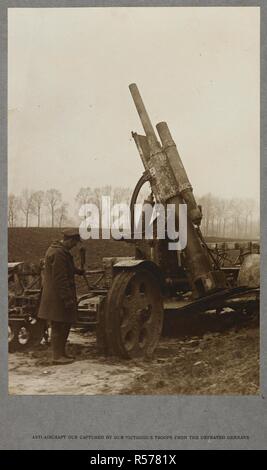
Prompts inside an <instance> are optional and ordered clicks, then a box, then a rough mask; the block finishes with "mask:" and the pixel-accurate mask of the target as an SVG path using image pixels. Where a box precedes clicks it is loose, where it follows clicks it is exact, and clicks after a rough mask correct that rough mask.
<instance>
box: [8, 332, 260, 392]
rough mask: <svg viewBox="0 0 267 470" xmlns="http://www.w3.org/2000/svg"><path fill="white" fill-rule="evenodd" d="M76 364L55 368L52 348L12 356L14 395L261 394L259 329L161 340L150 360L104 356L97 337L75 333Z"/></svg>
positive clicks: (72, 347)
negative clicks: (96, 341) (99, 349)
mask: <svg viewBox="0 0 267 470" xmlns="http://www.w3.org/2000/svg"><path fill="white" fill-rule="evenodd" d="M68 349H69V351H70V352H71V353H72V354H75V355H76V360H75V362H73V363H72V364H69V365H64V366H53V365H51V351H50V346H46V345H43V346H40V347H39V348H38V350H35V351H28V352H23V353H18V352H17V353H12V354H10V355H9V393H10V394H15V395H21V394H22V395H37V394H41V395H96V394H101V395H103V394H104V395H106V394H110V395H116V394H127V395H133V394H138V395H156V394H161V395H167V394H186V395H187V394H191V395H192V394H212V395H214V394H217V395H221V394H228V395H229V394H230V395H233V394H246V395H250V394H258V393H259V329H258V327H257V325H251V326H248V325H247V326H243V327H238V329H237V328H236V327H235V328H231V329H229V330H227V331H224V332H211V333H206V334H204V335H202V336H194V337H184V338H162V339H161V341H160V344H159V347H158V348H157V350H156V352H155V355H154V358H153V359H151V360H147V361H144V360H128V361H127V360H121V359H118V358H112V359H111V358H106V357H103V356H99V355H98V353H97V350H96V343H95V337H94V335H93V334H92V333H80V332H77V331H72V332H71V335H70V341H69V344H68Z"/></svg>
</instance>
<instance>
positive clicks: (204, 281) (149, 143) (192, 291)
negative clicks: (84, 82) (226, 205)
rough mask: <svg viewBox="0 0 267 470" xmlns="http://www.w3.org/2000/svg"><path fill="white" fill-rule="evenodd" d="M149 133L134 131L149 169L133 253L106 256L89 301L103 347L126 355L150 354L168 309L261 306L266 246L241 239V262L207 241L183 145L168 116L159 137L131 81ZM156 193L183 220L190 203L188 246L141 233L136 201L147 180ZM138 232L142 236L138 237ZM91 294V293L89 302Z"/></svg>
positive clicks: (238, 252) (236, 247) (238, 250)
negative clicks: (181, 150)
mask: <svg viewBox="0 0 267 470" xmlns="http://www.w3.org/2000/svg"><path fill="white" fill-rule="evenodd" d="M129 88H130V92H131V95H132V98H133V101H134V103H135V106H136V109H137V112H138V114H139V117H140V120H141V123H142V126H143V129H144V132H145V135H139V134H137V133H132V136H133V139H134V141H135V143H136V146H137V149H138V152H139V155H140V158H141V160H142V162H143V165H144V170H145V171H144V173H143V175H142V176H141V178H140V180H139V181H138V182H137V184H136V187H135V189H134V191H133V194H132V198H131V232H132V233H131V239H130V240H128V239H127V240H126V241H128V242H131V243H133V244H134V246H135V256H134V257H127V258H126V257H120V258H104V259H103V269H102V271H101V272H102V284H101V286H97V284H95V285H94V288H93V289H92V291H91V294H90V299H89V302H91V305H93V307H94V310H95V312H96V333H97V342H98V346H99V348H100V350H101V351H102V352H104V353H106V354H113V355H117V356H122V357H126V358H133V357H138V356H151V354H152V353H153V351H154V350H155V348H156V346H157V344H158V341H159V338H160V335H161V332H162V326H163V319H164V315H166V313H167V312H168V311H170V310H171V311H172V312H175V315H179V314H186V315H187V314H188V315H189V317H190V313H192V312H197V313H201V312H206V311H210V310H215V311H216V312H222V311H224V310H227V309H228V310H229V309H230V310H231V311H233V312H240V311H241V312H244V313H250V312H252V311H253V312H254V311H255V310H257V309H258V306H259V245H258V244H257V243H252V242H251V243H249V244H248V246H247V247H246V246H245V245H247V244H246V243H245V244H244V243H243V244H241V245H238V244H237V243H235V244H234V247H233V248H234V250H233V251H234V252H235V261H232V263H231V261H230V263H229V262H228V263H225V262H224V261H225V260H226V259H227V255H226V252H227V245H226V243H221V244H220V243H216V244H215V247H214V246H211V245H210V244H208V243H206V242H205V240H204V238H203V236H202V233H201V230H200V224H201V218H202V211H201V208H200V207H199V206H198V205H197V203H196V201H195V198H194V194H193V189H192V186H191V184H190V182H189V179H188V177H187V174H186V171H185V168H184V166H183V163H182V161H181V158H180V155H179V153H178V150H177V148H176V145H175V143H174V141H173V139H172V136H171V133H170V130H169V128H168V125H167V124H166V122H160V123H158V124H157V125H156V129H157V131H158V135H159V139H160V140H158V138H157V136H156V133H155V131H154V128H153V126H152V124H151V121H150V119H149V116H148V114H147V112H146V109H145V106H144V103H143V101H142V98H141V96H140V93H139V91H138V88H137V86H136V84H131V85H130V86H129ZM147 182H149V183H150V186H151V191H152V196H153V197H152V199H153V198H154V199H155V202H156V204H157V203H160V204H162V205H163V206H164V207H167V206H168V205H173V206H174V210H175V222H176V224H177V225H179V222H181V221H179V214H180V211H179V207H180V205H181V204H186V206H187V217H186V226H187V227H186V228H187V243H186V246H185V247H184V249H183V250H181V251H177V252H176V253H175V252H174V251H171V250H169V249H168V244H169V242H170V240H169V239H168V237H163V239H162V238H158V237H157V236H153V237H152V238H150V239H146V238H145V237H144V236H143V235H144V234H141V236H140V233H139V236H137V237H134V235H135V225H136V220H135V205H136V201H137V198H138V195H139V193H140V191H141V189H142V187H143V185H144V184H145V183H147ZM167 213H168V212H167ZM136 238H137V239H136ZM87 302H88V300H87V299H86V297H85V299H84V309H85V311H86V309H87Z"/></svg>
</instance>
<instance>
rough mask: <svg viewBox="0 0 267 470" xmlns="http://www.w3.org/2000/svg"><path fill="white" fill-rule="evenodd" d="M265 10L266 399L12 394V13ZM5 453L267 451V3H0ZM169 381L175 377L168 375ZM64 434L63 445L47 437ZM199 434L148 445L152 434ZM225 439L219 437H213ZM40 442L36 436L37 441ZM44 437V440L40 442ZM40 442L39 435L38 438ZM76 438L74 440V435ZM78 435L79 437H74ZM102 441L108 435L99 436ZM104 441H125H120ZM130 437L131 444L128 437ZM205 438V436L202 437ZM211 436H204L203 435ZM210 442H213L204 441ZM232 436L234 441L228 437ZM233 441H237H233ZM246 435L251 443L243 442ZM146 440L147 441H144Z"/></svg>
mask: <svg viewBox="0 0 267 470" xmlns="http://www.w3.org/2000/svg"><path fill="white" fill-rule="evenodd" d="M96 6H97V7H107V6H108V7H118V6H129V7H137V6H139V7H147V8H150V7H153V6H155V7H161V6H164V7H167V6H169V7H172V6H186V7H191V6H195V7H205V6H207V7H208V6H213V7H219V6H223V7H233V6H237V7H240V6H242V7H246V6H247V7H250V6H251V7H260V16H261V20H260V24H261V31H260V35H261V46H260V47H261V85H260V86H261V102H260V106H261V116H260V117H261V124H260V126H261V137H260V156H261V164H260V168H261V170H260V171H261V303H260V312H261V315H260V332H261V340H260V350H261V362H260V364H261V366H260V377H261V386H260V387H261V393H260V395H257V396H241V395H236V396H226V395H223V396H214V395H208V396H207V395H205V396H203V395H198V396H194V395H192V396H189V395H187V396H183V395H167V396H159V395H157V396H153V395H151V396H142V395H141V396H126V395H118V396H110V395H95V396H91V395H90V396H88V395H87V396H60V395H56V396H55V395H54V396H47V395H43V396H40V395H38V396H9V395H8V370H7V361H8V359H7V355H8V345H7V327H8V316H7V311H8V306H7V292H8V285H7V262H8V255H7V53H8V51H7V31H8V29H7V28H8V25H7V10H8V8H44V7H45V8H52V7H55V8H64V7H71V8H72V7H96ZM0 28H1V31H0V37H1V39H0V40H1V45H0V52H1V64H0V80H1V83H0V99H1V105H0V114H1V116H0V118H1V122H0V139H1V153H0V155H1V157H0V178H1V179H0V195H1V196H0V197H1V199H0V201H1V211H0V227H1V230H0V258H1V263H0V370H1V377H0V397H1V401H0V449H6V450H7V449H16V450H20V449H38V450H41V449H68V450H70V449H87V450H89V449H99V450H101V449H110V450H112V449H164V450H167V449H177V450H179V449H180V450H181V449H183V450H187V449H209V450H212V449H216V450H217V449H224V450H225V449H266V448H267V419H266V398H267V360H266V359H267V354H266V352H267V328H266V310H267V308H266V307H267V282H266V281H267V265H266V264H265V263H264V260H265V259H266V242H267V230H266V228H267V220H266V219H267V159H266V150H267V135H266V129H267V114H266V111H267V110H266V99H267V93H266V87H267V76H266V70H267V64H266V48H267V38H266V35H267V33H266V29H267V4H266V2H265V1H264V0H262V1H207V0H206V1H205V0H201V1H179V0H176V1H112V0H111V1H71V0H69V1H67V0H57V1H49V0H47V1H33V0H28V1H27V0H17V1H16V0H13V1H12V0H10V1H2V2H1V5H0ZM170 380H171V377H170ZM56 435H66V436H67V438H66V439H56V438H53V437H51V438H50V439H49V438H47V436H56ZM170 435H172V436H174V435H177V436H188V437H190V436H198V437H199V438H196V439H190V438H188V439H186V440H183V439H176V440H174V439H156V440H155V439H150V438H149V436H170ZM218 435H221V436H226V438H225V439H216V436H218ZM34 436H35V438H34ZM37 436H39V438H37ZM40 436H41V437H40ZM71 436H72V437H71ZM73 436H78V438H74V437H73ZM101 436H103V437H101ZM106 436H121V437H123V438H122V439H114V438H107V437H106ZM127 436H128V438H127ZM201 436H203V437H201ZM205 436H206V437H205ZM207 436H210V438H207ZM228 436H230V437H228ZM231 436H237V437H236V438H231ZM238 436H239V437H241V436H248V437H249V439H240V438H238ZM142 437H143V438H142Z"/></svg>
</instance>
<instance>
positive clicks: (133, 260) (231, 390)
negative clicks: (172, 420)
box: [6, 6, 260, 396]
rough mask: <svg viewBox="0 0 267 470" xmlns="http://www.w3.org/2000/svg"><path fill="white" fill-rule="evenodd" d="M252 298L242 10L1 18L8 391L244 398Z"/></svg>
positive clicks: (247, 74) (255, 125)
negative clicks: (4, 22)
mask: <svg viewBox="0 0 267 470" xmlns="http://www.w3.org/2000/svg"><path fill="white" fill-rule="evenodd" d="M259 300H260V8H259V7H251V6H250V7H244V6H242V7H216V8H215V7H208V6H206V7H193V6H188V7H144V8H142V7H88V8H78V7H72V8H9V9H8V331H7V332H6V336H8V369H9V370H8V393H9V395H70V396H72V395H91V396H92V395H130V396H132V395H165V396H166V395H218V396H221V395H228V396H229V395H244V396H245V395H259V394H260V383H259V375H260V356H259V349H260V348H259V346H260V322H259V318H260V311H259V310H260V309H259V304H260V302H259Z"/></svg>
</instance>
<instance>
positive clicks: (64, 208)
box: [55, 202, 68, 228]
mask: <svg viewBox="0 0 267 470" xmlns="http://www.w3.org/2000/svg"><path fill="white" fill-rule="evenodd" d="M55 215H56V217H57V223H58V226H59V228H61V227H62V226H63V225H64V224H65V223H66V222H67V220H68V203H67V202H63V203H62V204H61V206H60V207H59V208H58V209H56V211H55Z"/></svg>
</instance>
